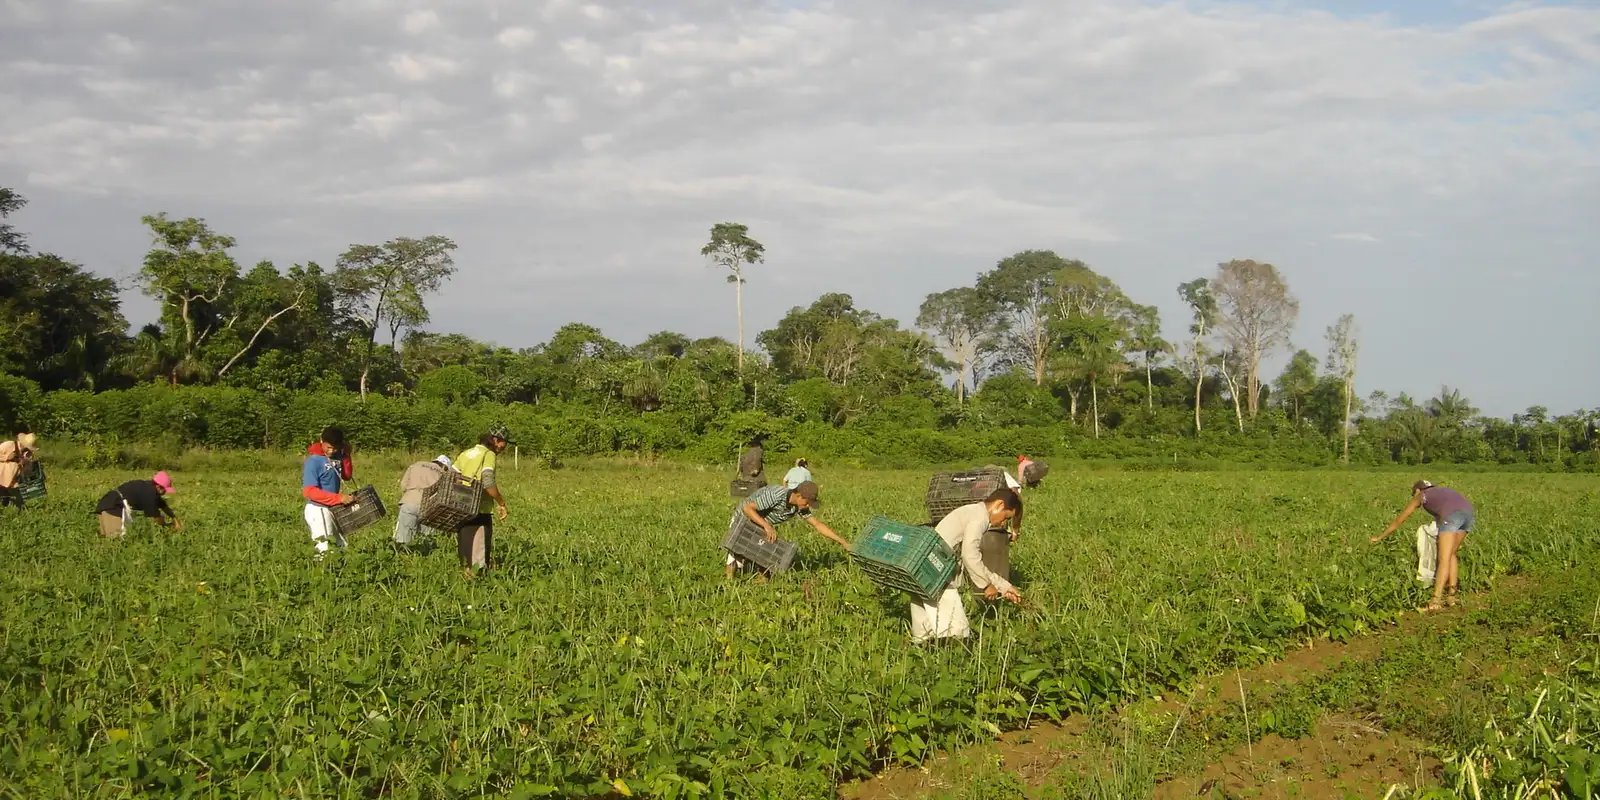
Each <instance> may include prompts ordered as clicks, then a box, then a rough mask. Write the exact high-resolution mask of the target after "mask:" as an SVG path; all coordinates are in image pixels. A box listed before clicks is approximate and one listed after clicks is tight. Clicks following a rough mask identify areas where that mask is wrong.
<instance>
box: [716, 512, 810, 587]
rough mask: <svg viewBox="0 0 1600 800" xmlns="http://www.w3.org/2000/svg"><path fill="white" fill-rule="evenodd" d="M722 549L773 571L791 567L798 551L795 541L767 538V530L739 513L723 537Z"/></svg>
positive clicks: (736, 513) (776, 571)
mask: <svg viewBox="0 0 1600 800" xmlns="http://www.w3.org/2000/svg"><path fill="white" fill-rule="evenodd" d="M722 549H724V550H726V551H728V552H730V553H732V554H733V555H734V557H735V558H742V559H744V560H745V561H748V562H750V563H751V564H754V565H756V566H758V567H760V568H762V569H764V570H766V571H768V572H772V573H778V572H783V571H784V570H787V569H788V568H789V567H790V566H792V565H793V564H794V557H795V553H796V552H797V551H798V550H799V548H797V547H795V544H794V542H789V541H784V540H783V539H779V540H778V541H776V542H769V541H767V532H766V531H764V530H762V529H761V526H760V525H757V524H755V523H754V522H751V521H750V518H749V517H746V516H745V515H743V514H741V513H738V512H735V514H734V517H733V520H732V521H731V522H730V523H729V524H728V535H727V536H724V537H723V538H722Z"/></svg>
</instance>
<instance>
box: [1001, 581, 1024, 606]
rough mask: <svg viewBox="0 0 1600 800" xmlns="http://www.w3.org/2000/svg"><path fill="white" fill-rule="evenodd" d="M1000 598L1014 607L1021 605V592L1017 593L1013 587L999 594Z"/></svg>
mask: <svg viewBox="0 0 1600 800" xmlns="http://www.w3.org/2000/svg"><path fill="white" fill-rule="evenodd" d="M1000 596H1001V597H1004V598H1005V599H1007V600H1009V601H1010V602H1011V603H1013V604H1015V605H1019V606H1020V605H1022V592H1019V591H1017V588H1016V587H1015V586H1013V587H1011V588H1010V589H1007V590H1005V591H1004V592H1002V593H1001V594H1000Z"/></svg>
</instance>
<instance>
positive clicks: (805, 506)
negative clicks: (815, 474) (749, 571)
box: [723, 481, 850, 578]
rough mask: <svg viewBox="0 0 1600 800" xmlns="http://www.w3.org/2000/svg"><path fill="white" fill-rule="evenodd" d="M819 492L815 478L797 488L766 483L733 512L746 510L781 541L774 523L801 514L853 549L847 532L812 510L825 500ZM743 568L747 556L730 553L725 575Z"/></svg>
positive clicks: (814, 526)
mask: <svg viewBox="0 0 1600 800" xmlns="http://www.w3.org/2000/svg"><path fill="white" fill-rule="evenodd" d="M818 492H819V490H818V488H817V484H816V483H814V482H812V481H806V482H805V483H802V484H800V485H799V486H796V487H794V488H793V489H790V488H789V487H787V486H784V485H782V484H774V485H772V486H763V487H762V488H760V489H757V490H755V492H754V493H752V494H751V495H750V497H748V498H747V499H745V500H744V502H741V503H740V504H739V505H738V506H737V507H735V508H734V510H733V513H734V514H743V515H744V516H745V518H746V519H748V520H750V521H751V522H754V523H755V524H757V525H760V526H761V529H762V530H764V531H766V532H767V541H769V542H776V541H778V531H777V528H775V527H774V526H776V525H781V524H783V523H785V522H788V521H789V520H791V519H794V518H795V517H799V518H801V519H803V520H805V521H806V522H808V523H810V524H811V528H812V530H815V531H816V532H817V533H820V534H822V535H823V536H824V537H827V538H829V539H832V540H833V541H834V542H836V543H837V544H838V545H839V546H840V547H843V548H844V549H845V550H849V549H850V543H849V542H847V541H845V539H844V537H843V536H840V535H839V534H837V533H834V532H833V529H832V528H830V527H828V526H827V525H826V524H825V523H823V521H822V520H820V519H817V518H816V517H815V516H813V515H812V511H813V510H815V509H816V507H817V506H819V505H821V504H822V500H821V499H820V498H819V497H818ZM730 522H731V520H730ZM743 568H744V560H743V559H739V558H734V557H733V554H732V553H729V554H728V561H727V566H726V568H725V570H724V575H723V576H724V577H726V578H732V577H733V572H734V570H735V569H743Z"/></svg>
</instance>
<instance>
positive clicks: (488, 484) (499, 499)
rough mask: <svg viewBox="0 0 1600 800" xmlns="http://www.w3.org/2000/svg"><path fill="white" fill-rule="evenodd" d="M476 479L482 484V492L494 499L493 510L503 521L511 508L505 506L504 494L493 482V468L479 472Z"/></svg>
mask: <svg viewBox="0 0 1600 800" xmlns="http://www.w3.org/2000/svg"><path fill="white" fill-rule="evenodd" d="M478 480H479V481H480V482H481V483H482V484H483V493H484V494H486V495H489V499H491V500H493V501H494V510H495V511H496V512H497V513H498V514H499V516H500V520H501V521H502V522H504V521H505V518H506V517H508V516H510V515H511V510H510V509H508V508H506V498H505V495H503V494H501V493H500V486H499V484H497V483H495V480H494V469H493V468H492V467H491V468H489V469H485V470H484V471H483V472H481V473H479V478H478Z"/></svg>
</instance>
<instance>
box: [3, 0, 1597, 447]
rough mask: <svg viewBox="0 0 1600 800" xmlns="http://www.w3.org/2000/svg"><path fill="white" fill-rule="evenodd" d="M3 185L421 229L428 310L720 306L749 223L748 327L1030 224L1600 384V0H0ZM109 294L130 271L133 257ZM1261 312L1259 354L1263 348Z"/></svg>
mask: <svg viewBox="0 0 1600 800" xmlns="http://www.w3.org/2000/svg"><path fill="white" fill-rule="evenodd" d="M0 19H4V20H5V22H4V24H0V104H3V106H0V107H4V108H5V109H7V112H6V113H4V114H0V186H9V187H11V188H14V189H16V190H17V191H19V192H21V193H22V194H23V195H25V196H26V197H27V198H28V200H29V206H28V207H27V208H26V209H24V210H23V211H22V212H20V213H19V214H17V215H16V216H15V217H14V218H13V219H12V220H10V221H11V222H12V224H14V225H15V226H16V227H18V228H19V229H21V230H23V231H26V232H28V233H29V235H30V241H31V243H32V244H33V246H34V247H35V249H37V250H43V251H48V252H54V253H56V254H58V255H61V256H63V257H65V258H68V259H71V260H74V261H77V262H79V263H81V264H83V265H85V266H86V267H87V268H89V269H91V270H93V271H95V272H97V273H99V274H103V275H106V276H110V277H115V278H117V279H119V280H123V281H126V280H127V279H129V278H131V277H132V275H133V274H134V273H135V272H136V271H137V270H138V267H139V263H140V260H141V258H142V257H143V254H144V252H145V251H146V250H147V249H148V248H149V246H150V238H149V235H148V232H147V231H146V230H145V229H144V228H143V227H142V226H141V225H140V223H139V218H140V216H142V215H145V214H151V213H156V212H167V213H168V214H170V215H173V216H180V217H181V216H196V217H203V218H205V219H206V220H207V221H208V222H209V223H210V224H211V225H212V227H213V228H214V229H216V230H218V231H220V232H223V233H226V234H229V235H231V236H234V237H235V238H236V239H237V240H238V242H239V245H238V247H237V248H236V250H235V254H236V256H237V258H238V259H239V261H240V262H241V263H242V264H244V265H245V266H248V265H251V264H254V263H255V262H256V261H258V260H261V259H271V260H272V261H273V262H275V263H276V264H278V265H279V266H280V267H284V268H286V267H287V266H288V265H290V264H293V263H303V262H307V261H315V262H318V263H320V264H322V265H324V266H331V265H332V264H333V263H334V262H335V261H336V260H337V258H338V256H339V254H340V253H341V252H343V251H344V250H345V249H346V248H348V247H349V246H350V245H351V244H356V243H381V242H383V241H385V240H387V239H390V238H393V237H396V236H413V237H421V236H426V235H431V234H441V235H445V236H449V237H451V238H452V239H453V240H455V242H456V243H457V244H458V245H459V248H458V250H457V251H456V253H455V256H456V263H457V266H458V268H459V272H458V274H457V275H456V277H455V278H454V280H453V281H452V282H451V283H450V284H449V286H448V287H447V288H446V289H445V290H444V291H443V292H441V293H440V294H439V295H438V296H437V297H435V298H434V299H433V300H432V302H431V304H430V307H431V310H432V312H433V322H432V324H431V326H430V327H431V329H433V330H438V331H452V332H461V333H466V334H469V335H471V336H474V337H477V338H480V339H485V340H489V341H492V342H495V343H497V344H502V345H507V346H511V347H526V346H532V345H535V344H538V343H539V342H542V341H544V340H545V339H547V338H548V337H549V335H550V333H551V332H552V331H554V330H555V329H556V328H558V327H560V326H561V325H563V324H566V323H568V322H585V323H589V324H592V325H595V326H597V327H599V328H600V329H601V330H602V331H604V332H605V333H606V334H607V335H608V336H610V337H612V338H614V339H617V340H619V341H622V342H624V343H629V344H631V343H636V342H638V341H640V340H642V339H643V338H644V337H645V336H647V335H648V334H650V333H652V332H654V331H658V330H663V329H670V330H676V331H680V332H683V333H686V334H689V335H691V336H723V337H726V338H728V339H730V340H731V339H733V338H734V335H735V330H736V329H735V317H734V303H733V299H734V298H733V296H732V295H733V293H732V287H731V286H729V285H728V284H726V283H724V282H723V280H722V275H721V274H719V273H718V272H716V271H715V270H714V269H712V268H710V267H708V265H707V264H706V262H705V260H704V259H703V258H702V257H701V256H700V253H699V249H700V247H701V245H703V244H704V243H705V241H706V239H707V236H708V233H709V230H710V227H711V225H712V224H714V223H717V222H722V221H737V222H742V223H745V224H747V225H748V226H749V227H750V232H751V235H752V236H754V237H755V238H756V239H758V240H760V241H761V242H762V243H763V244H764V245H765V246H766V254H767V258H766V262H765V263H764V264H761V265H758V266H756V267H754V268H753V269H752V270H751V272H750V279H749V283H748V285H747V288H746V296H745V307H746V315H747V322H746V326H747V331H748V332H749V333H748V335H747V342H748V341H750V340H752V339H753V337H754V334H755V332H756V331H759V330H762V329H764V328H767V327H770V326H771V325H772V324H774V323H775V322H776V321H777V320H778V319H779V318H780V317H781V316H782V315H783V314H784V313H785V312H786V311H787V310H788V309H789V308H791V307H793V306H796V305H806V304H809V303H810V302H811V301H812V300H814V299H815V298H816V297H817V296H818V295H820V294H822V293H824V292H846V293H849V294H851V295H852V296H854V298H855V300H856V304H857V306H858V307H862V308H867V309H870V310H873V311H876V312H878V313H880V314H883V315H885V316H889V317H893V318H896V319H899V320H901V321H902V322H904V323H907V324H909V323H910V322H911V321H912V320H914V319H915V317H916V310H917V307H918V305H919V304H920V303H921V302H922V300H923V299H924V298H925V297H926V296H927V295H928V294H930V293H933V292H938V291H942V290H944V289H948V288H952V287H955V286H963V285H970V284H971V283H972V281H973V280H974V279H975V277H976V275H977V274H978V273H980V272H982V271H984V270H987V269H990V268H992V267H993V266H994V264H995V263H996V262H998V261H999V260H1001V259H1003V258H1005V257H1006V256H1008V255H1011V254H1013V253H1015V252H1018V251H1021V250H1027V249H1049V250H1054V251H1055V252H1057V253H1059V254H1061V255H1062V256H1066V257H1069V258H1078V259H1082V260H1083V261H1085V262H1086V263H1088V264H1089V265H1090V266H1091V267H1093V268H1094V269H1096V270H1097V271H1099V272H1101V273H1102V274H1105V275H1107V276H1109V277H1110V278H1112V279H1113V280H1115V281H1116V282H1117V283H1118V284H1119V285H1121V286H1122V288H1123V289H1124V290H1125V291H1126V292H1127V293H1128V294H1129V295H1130V296H1131V297H1132V298H1133V299H1134V300H1135V301H1138V302H1141V303H1145V304H1153V305H1156V306H1157V307H1158V308H1159V309H1160V310H1161V313H1162V318H1163V322H1164V326H1165V329H1166V332H1167V335H1168V337H1169V338H1179V337H1182V336H1184V335H1185V330H1186V326H1187V312H1186V309H1185V308H1184V307H1183V305H1182V304H1181V302H1180V301H1179V299H1178V296H1177V292H1176V287H1177V285H1178V284H1179V283H1181V282H1184V281H1187V280H1190V279H1192V278H1195V277H1201V276H1209V275H1211V274H1212V273H1214V271H1215V269H1216V265H1217V264H1218V263H1219V262H1223V261H1227V260H1229V259H1234V258H1251V259H1256V260H1258V261H1267V262H1270V263H1272V264H1274V265H1276V266H1277V267H1278V268H1279V270H1281V271H1282V273H1283V274H1284V276H1285V277H1286V279H1287V281H1288V283H1289V287H1290V289H1291V291H1292V292H1293V293H1294V294H1295V295H1296V296H1297V297H1298V298H1299V300H1300V314H1299V319H1298V322H1297V324H1296V327H1295V332H1294V335H1293V344H1294V346H1295V347H1303V348H1305V349H1308V350H1310V351H1311V352H1312V353H1313V354H1316V355H1317V356H1319V357H1321V356H1323V355H1324V354H1325V352H1326V349H1327V347H1326V343H1325V340H1324V331H1325V329H1326V328H1327V327H1328V326H1329V325H1331V324H1332V323H1333V322H1334V321H1335V319H1337V317H1338V316H1339V315H1341V314H1344V313H1352V314H1354V315H1355V316H1356V319H1357V324H1358V330H1359V336H1360V341H1361V348H1362V349H1361V356H1360V366H1359V375H1358V379H1357V380H1358V385H1359V389H1360V390H1361V391H1362V393H1363V394H1364V393H1366V392H1368V391H1371V390H1373V389H1383V390H1386V391H1388V392H1390V393H1391V394H1395V393H1398V392H1408V393H1411V394H1412V395H1414V396H1417V397H1426V396H1431V395H1434V394H1437V393H1438V391H1439V389H1440V387H1441V386H1444V385H1448V386H1451V387H1454V388H1458V389H1460V390H1461V391H1462V392H1463V393H1464V394H1465V395H1466V396H1467V397H1468V398H1469V399H1470V400H1471V401H1472V402H1473V403H1474V404H1475V405H1477V406H1478V407H1480V408H1481V409H1482V410H1483V411H1484V412H1486V413H1491V414H1496V415H1501V416H1504V415H1509V414H1512V413H1514V412H1517V411H1520V410H1522V409H1524V408H1526V407H1528V406H1530V405H1535V404H1538V405H1545V406H1548V407H1550V408H1551V409H1552V410H1554V411H1557V412H1564V411H1570V410H1573V409H1577V408H1594V407H1597V406H1600V370H1597V369H1596V368H1595V365H1596V364H1597V363H1600V324H1597V322H1596V313H1597V301H1600V265H1597V264H1596V263H1595V259H1594V253H1596V252H1597V251H1600V3H1597V2H1581V3H1570V4H1562V3H1526V2H1519V3H1512V4H1506V3H1498V2H1473V1H1471V0H1459V1H1457V0H1428V1H1427V2H1421V1H1420V0H1415V1H1414V0H1406V2H1394V3H1383V2H1377V0H1323V1H1322V2H1313V0H1261V1H1260V2H1206V1H1205V0H1189V2H1172V3H1140V2H1134V1H1133V0H1010V1H1008V2H1002V1H1000V0H961V1H959V2H958V1H957V0H881V1H879V2H868V1H866V0H859V1H857V2H820V1H819V2H806V1H797V0H785V1H781V2H780V1H777V0H760V1H758V0H749V1H748V2H746V1H743V0H725V1H724V2H716V3H713V2H709V1H707V0H683V1H682V2H668V1H667V0H657V1H656V2H607V3H584V2H577V1H576V0H542V1H541V0H451V2H442V1H440V2H406V1H405V0H274V2H272V3H261V2H254V1H251V2H245V1H244V0H214V1H213V2H206V3H194V2H186V1H185V0H0ZM125 297H126V306H125V308H126V311H127V313H128V315H129V317H130V318H131V319H133V320H134V321H135V322H139V321H144V320H148V319H149V318H150V317H151V316H152V315H153V308H154V307H153V305H152V303H151V301H150V300H148V299H147V298H143V297H141V296H139V295H138V293H137V291H136V290H134V289H132V288H131V286H130V289H129V290H128V292H127V294H126V295H125ZM1286 357H1287V352H1283V353H1279V354H1277V355H1276V356H1275V357H1274V359H1273V360H1272V362H1271V363H1270V364H1269V365H1268V367H1269V371H1271V372H1272V373H1273V374H1276V369H1277V368H1279V367H1281V365H1282V363H1284V362H1285V361H1286Z"/></svg>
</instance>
